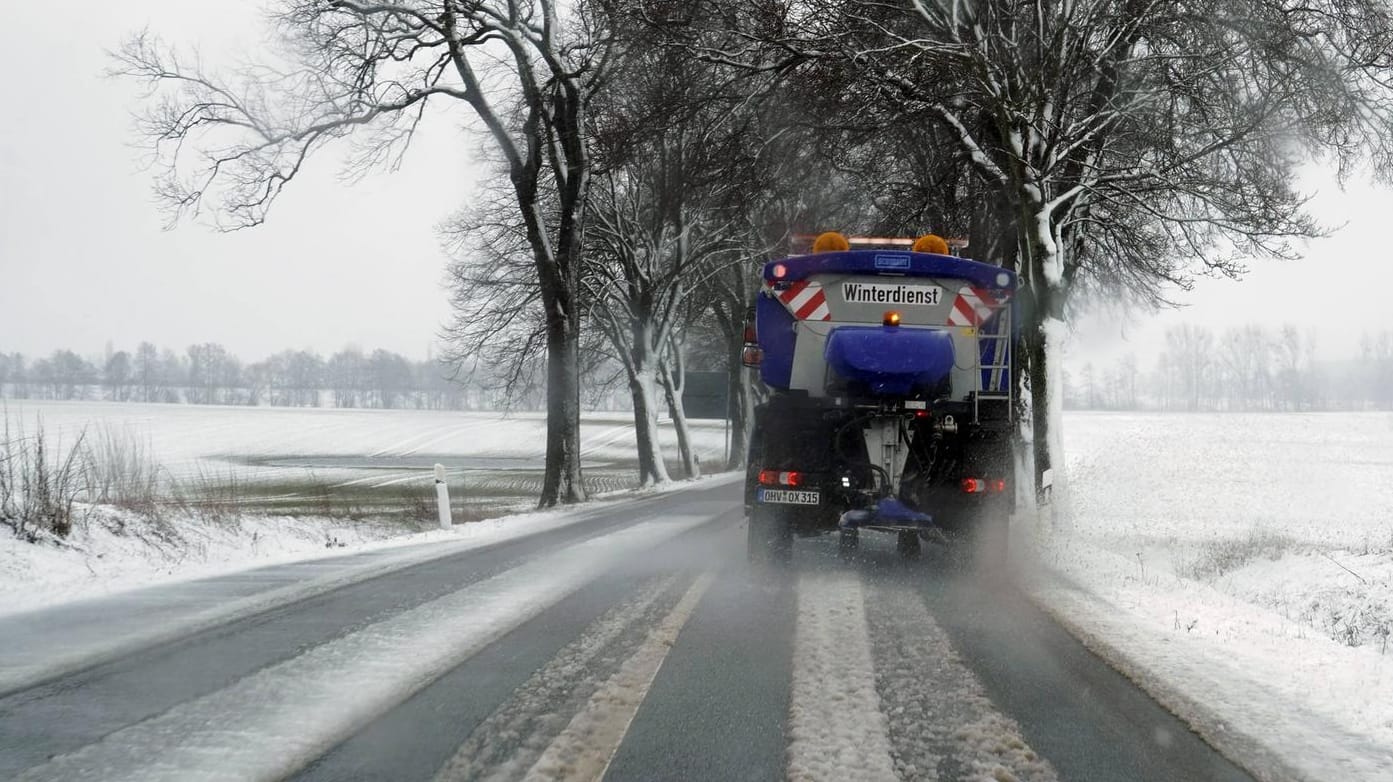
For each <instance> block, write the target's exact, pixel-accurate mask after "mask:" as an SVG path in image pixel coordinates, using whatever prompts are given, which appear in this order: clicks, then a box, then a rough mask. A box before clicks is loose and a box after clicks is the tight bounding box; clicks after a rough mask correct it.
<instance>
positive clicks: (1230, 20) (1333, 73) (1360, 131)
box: [706, 0, 1393, 480]
mask: <svg viewBox="0 0 1393 782" xmlns="http://www.w3.org/2000/svg"><path fill="white" fill-rule="evenodd" d="M733 6H734V4H733V3H732V4H729V6H728V8H729V7H733ZM756 6H757V9H758V10H756V11H749V12H748V13H746V14H745V15H744V16H743V17H740V18H741V19H743V20H745V21H747V22H748V24H747V27H746V33H747V34H746V37H745V39H744V44H743V45H733V46H728V47H725V48H713V49H708V50H707V51H706V56H708V57H710V58H712V59H716V60H719V61H723V62H732V63H741V64H744V65H746V66H747V67H751V68H754V69H758V70H764V71H768V70H778V71H782V72H788V73H798V72H801V71H805V70H812V71H818V70H819V69H825V68H828V67H833V66H832V65H831V64H832V63H836V64H839V66H840V67H843V68H846V69H850V70H852V71H854V72H856V73H857V74H859V75H860V77H861V78H862V79H863V81H864V82H865V83H866V84H869V85H873V86H874V87H875V88H876V89H877V90H878V95H879V96H880V97H881V100H882V102H884V103H888V104H896V105H900V106H903V107H905V112H904V116H923V117H925V118H926V119H927V120H929V121H932V122H934V123H935V124H936V125H938V126H939V127H940V128H941V129H942V131H943V134H944V136H945V137H946V138H948V139H950V140H951V145H950V146H949V147H946V148H945V149H944V150H943V153H944V154H950V155H954V156H957V157H959V158H960V159H962V160H965V161H967V162H968V163H969V164H970V166H971V169H972V171H973V172H974V173H975V176H976V177H977V179H978V180H979V181H980V182H982V183H983V184H985V185H987V186H988V188H989V189H990V190H991V191H992V192H993V193H996V194H999V195H1000V197H1001V198H1002V199H1004V202H1005V203H1006V204H1008V205H1009V207H1010V208H1009V209H1007V210H1003V211H1002V212H1000V213H998V214H999V215H1000V217H1002V218H1003V219H1005V220H1006V222H1005V223H1004V224H1003V225H1001V227H1002V228H1004V229H1006V230H1008V231H1009V232H1010V233H1011V235H1013V236H1014V239H1015V241H1014V244H1015V249H1016V252H1015V253H1014V257H1015V261H1014V262H1015V263H1016V264H1017V265H1018V268H1019V271H1020V272H1021V278H1022V282H1023V288H1022V291H1021V295H1022V296H1023V297H1024V300H1025V304H1026V305H1027V306H1026V314H1027V330H1026V333H1025V338H1026V357H1027V358H1028V366H1029V383H1030V388H1031V392H1032V395H1033V398H1034V406H1033V410H1034V413H1033V415H1034V420H1033V424H1034V435H1035V436H1034V441H1035V448H1034V450H1035V467H1036V472H1037V480H1038V479H1039V476H1040V475H1041V474H1042V473H1043V472H1044V471H1045V470H1046V469H1048V468H1049V467H1050V466H1051V464H1052V462H1053V460H1054V457H1053V456H1052V454H1053V453H1054V452H1056V451H1057V450H1058V448H1059V443H1060V433H1059V432H1058V431H1053V430H1052V429H1051V426H1050V421H1051V420H1052V418H1053V416H1052V415H1051V413H1050V409H1051V408H1052V407H1055V408H1056V409H1057V406H1058V399H1057V397H1055V396H1052V395H1051V394H1050V393H1049V388H1050V385H1051V382H1050V381H1051V378H1052V377H1053V378H1056V380H1057V365H1058V361H1057V359H1056V358H1055V355H1056V353H1057V351H1058V349H1059V347H1060V346H1061V343H1062V340H1063V338H1064V336H1065V331H1064V328H1063V325H1062V324H1063V321H1064V319H1065V312H1066V311H1065V307H1066V304H1067V303H1068V299H1069V296H1070V294H1071V293H1073V292H1075V291H1077V290H1079V289H1086V288H1089V287H1104V286H1106V287H1110V288H1112V289H1115V290H1123V291H1128V292H1130V293H1131V295H1133V296H1135V297H1137V298H1139V299H1141V300H1143V301H1146V302H1153V303H1160V302H1163V300H1164V294H1163V291H1164V290H1165V287H1164V286H1166V285H1168V284H1179V285H1182V286H1183V285H1186V284H1188V271H1189V269H1190V268H1191V266H1192V265H1199V266H1201V267H1207V268H1209V269H1213V270H1216V271H1219V272H1222V273H1230V274H1237V273H1239V272H1240V271H1241V269H1242V267H1241V264H1239V263H1238V261H1237V259H1238V258H1239V257H1241V256H1243V255H1276V256H1287V255H1291V254H1292V253H1293V250H1292V248H1291V247H1290V246H1289V245H1288V243H1287V240H1288V238H1290V237H1293V236H1307V235H1311V234H1314V233H1316V232H1317V230H1318V229H1317V227H1316V226H1315V225H1314V224H1313V223H1312V221H1311V220H1310V219H1309V217H1308V216H1307V215H1306V213H1305V211H1304V210H1303V209H1302V206H1303V204H1304V200H1303V198H1302V197H1301V195H1300V194H1299V193H1297V192H1295V191H1294V190H1293V188H1292V185H1291V183H1292V182H1293V181H1294V177H1293V176H1292V173H1293V168H1294V166H1295V165H1296V163H1297V162H1298V161H1299V160H1300V159H1301V155H1300V152H1309V153H1315V154H1328V155H1330V156H1332V157H1333V158H1334V159H1335V160H1336V161H1337V163H1338V164H1339V165H1340V166H1341V168H1342V170H1346V169H1347V167H1348V166H1349V165H1351V164H1353V163H1354V162H1356V161H1358V160H1360V159H1361V158H1363V159H1372V160H1373V161H1374V162H1375V164H1377V165H1378V166H1379V167H1380V168H1383V169H1386V168H1387V165H1388V160H1389V153H1390V151H1393V143H1390V139H1393V133H1389V132H1388V130H1389V127H1390V125H1393V123H1390V115H1391V114H1393V111H1391V109H1393V92H1390V90H1389V84H1390V80H1389V76H1390V73H1393V71H1391V70H1390V64H1389V63H1388V61H1387V58H1385V57H1383V56H1381V55H1380V54H1379V53H1381V52H1385V51H1387V49H1388V48H1389V47H1388V45H1387V44H1388V42H1389V41H1388V38H1389V37H1390V35H1393V24H1390V19H1389V15H1390V12H1389V9H1388V8H1387V7H1386V5H1385V4H1383V3H1380V2H1376V1H1375V0H1353V1H1352V2H1349V1H1346V0H1338V1H1337V0H1318V1H1317V2H1314V3H1307V4H1304V5H1302V6H1299V7H1294V6H1290V5H1289V4H1286V3H1283V2H1280V0H1241V1H1240V2H1227V1H1226V2H1218V0H1187V1H1186V2H1172V3H1155V2H1146V1H1145V0H1090V1H1086V2H1072V3H1017V2H1006V1H1004V0H1003V1H999V2H977V3H968V2H963V1H961V0H941V1H939V2H931V1H927V0H905V1H904V2H882V1H881V0H803V1H802V2H791V3H788V2H780V3H774V2H768V3H758V4H756ZM730 12H731V13H732V14H734V13H735V12H734V11H733V10H731V11H730ZM856 109H857V110H859V109H860V106H857V107H856Z"/></svg>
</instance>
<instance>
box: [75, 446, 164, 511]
mask: <svg viewBox="0 0 1393 782" xmlns="http://www.w3.org/2000/svg"><path fill="white" fill-rule="evenodd" d="M81 464H82V471H83V483H84V484H85V487H86V495H85V499H86V500H87V501H89V502H93V503H99V504H102V505H114V506H116V507H118V508H122V509H125V510H129V511H134V512H136V513H139V514H141V515H143V516H150V517H154V516H158V515H160V511H161V502H162V497H161V496H160V488H161V486H160V483H161V482H160V472H161V471H160V467H159V465H158V463H156V461H155V458H154V455H153V454H152V452H151V448H150V445H149V443H148V441H145V440H142V439H140V437H139V436H137V435H136V433H135V432H133V431H131V430H130V429H126V428H117V427H114V426H110V425H107V426H104V427H101V428H100V429H97V430H96V432H95V433H94V434H90V435H89V436H88V437H87V439H86V442H85V448H84V453H83V458H82V460H81Z"/></svg>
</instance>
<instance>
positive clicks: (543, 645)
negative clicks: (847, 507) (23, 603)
mask: <svg viewBox="0 0 1393 782" xmlns="http://www.w3.org/2000/svg"><path fill="white" fill-rule="evenodd" d="M738 493H739V489H738V486H737V485H736V484H733V483H731V482H729V481H725V482H716V483H714V484H711V485H706V486H702V487H700V488H695V489H691V490H688V491H684V492H679V493H674V494H669V495H659V496H655V497H650V498H646V499H644V500H641V501H638V502H636V503H633V504H631V505H625V506H622V507H619V508H617V509H616V508H614V507H610V508H607V509H604V510H603V511H602V512H587V511H582V512H580V513H578V514H577V521H576V522H575V523H573V524H568V525H565V526H560V527H557V528H554V529H547V530H544V531H541V532H538V533H536V534H532V535H527V536H523V537H519V538H516V539H512V540H504V541H501V542H497V543H493V544H490V545H486V546H474V547H467V548H461V549H460V550H448V549H446V550H437V551H434V552H430V553H423V552H413V551H401V550H397V551H393V552H389V553H384V554H374V555H369V556H364V555H358V556H356V557H351V558H343V559H341V560H333V559H329V560H319V561H317V562H315V563H312V564H306V565H303V566H297V565H290V566H278V567H276V568H269V569H266V570H264V571H251V572H248V573H244V574H239V575H235V576H227V577H221V578H218V579H212V580H208V581H205V582H192V583H188V584H182V585H173V586H166V587H160V588H156V589H152V590H147V591H145V592H137V593H131V594H129V595H127V596H118V597H112V598H105V599H103V600H100V601H92V602H88V603H85V604H74V605H70V606H67V607H60V608H56V609H51V610H49V611H45V612H42V613H35V614H28V615H17V616H12V617H8V618H4V619H0V638H4V639H5V642H4V644H3V645H0V692H3V693H5V694H3V695H0V778H4V779H11V778H14V779H22V780H72V779H103V780H116V779H130V780H137V779H138V780H157V779H169V780H189V779H281V778H297V779H305V780H341V779H391V780H415V779H421V780H428V779H438V780H465V779H538V780H543V779H596V778H600V777H601V776H603V777H604V778H606V779H642V780H652V779H713V780H714V779H721V780H735V779H759V780H763V779H777V778H789V779H798V780H852V779H868V780H880V779H894V778H900V779H915V780H953V779H974V780H976V779H995V780H1003V781H1004V780H1055V779H1063V780H1071V779H1077V780H1168V779H1174V780H1206V779H1220V780H1229V779H1233V780H1241V779H1247V778H1248V777H1247V776H1246V775H1245V774H1243V773H1242V772H1241V771H1239V770H1238V769H1237V768H1235V767H1234V766H1232V765H1230V764H1229V763H1227V762H1226V761H1225V760H1223V759H1222V758H1221V757H1219V756H1218V755H1217V754H1216V753H1214V752H1213V751H1212V750H1211V749H1209V748H1208V746H1207V745H1205V744H1204V743H1203V742H1201V741H1200V740H1199V739H1198V738H1196V737H1195V736H1194V735H1193V734H1192V733H1190V732H1189V731H1188V730H1186V728H1185V727H1184V726H1183V725H1182V724H1181V723H1180V722H1178V721H1177V720H1176V719H1174V718H1173V717H1171V716H1170V715H1169V714H1168V713H1167V712H1165V711H1164V710H1163V709H1161V708H1160V707H1159V706H1157V705H1156V704H1155V703H1154V702H1153V701H1151V700H1150V699H1149V698H1147V697H1146V696H1145V695H1144V694H1143V693H1142V692H1141V691H1140V690H1138V689H1137V688H1135V687H1134V686H1133V685H1132V684H1131V683H1130V682H1129V681H1127V680H1126V679H1125V678H1123V677H1122V676H1120V675H1118V674H1116V673H1115V672H1114V671H1112V669H1110V668H1108V667H1107V666H1106V665H1105V664H1103V663H1102V662H1100V661H1099V660H1098V659H1097V658H1095V657H1094V656H1092V655H1091V654H1090V653H1088V652H1087V651H1086V650H1085V649H1083V648H1082V647H1081V646H1080V645H1079V644H1078V643H1077V642H1076V641H1074V640H1073V639H1072V638H1071V637H1069V636H1068V635H1067V634H1066V633H1065V632H1063V631H1062V630H1061V629H1060V628H1059V627H1058V626H1057V625H1055V624H1053V623H1052V622H1051V621H1050V620H1049V619H1047V618H1046V617H1045V616H1044V615H1043V614H1042V613H1040V612H1039V611H1038V610H1037V609H1035V608H1034V607H1033V606H1032V605H1031V604H1030V603H1029V602H1028V601H1026V600H1025V599H1024V598H1022V597H1020V596H1019V595H1018V594H1017V593H1016V592H1015V591H1014V590H1013V589H1011V588H1009V587H1007V586H1003V585H1001V584H1000V583H999V580H992V579H985V578H981V577H979V576H977V575H975V574H973V573H971V572H970V571H969V570H968V569H967V568H966V567H965V566H963V565H962V564H960V563H958V561H957V560H958V559H959V558H958V557H957V556H956V555H955V553H954V552H952V551H947V550H943V549H937V548H931V549H929V550H927V551H926V553H925V555H924V556H923V558H922V559H920V560H919V561H916V562H901V561H900V560H899V559H898V558H897V556H896V555H895V552H894V550H893V545H891V546H878V545H871V541H870V540H867V545H866V546H865V549H866V550H865V551H864V555H863V557H862V558H861V560H860V561H858V562H850V563H848V562H841V561H839V560H838V558H837V556H836V552H835V541H832V540H810V541H802V542H800V543H799V544H798V546H797V550H796V553H795V562H794V564H793V566H792V567H790V568H787V569H784V570H778V571H776V572H772V573H770V572H751V570H750V569H749V567H748V566H747V564H746V561H745V552H744V522H743V518H742V513H741V511H740V509H739V507H738ZM867 537H868V538H869V536H867ZM210 606H211V607H210ZM219 607H220V608H219ZM84 660H86V661H87V663H86V664H84V662H83V661H84Z"/></svg>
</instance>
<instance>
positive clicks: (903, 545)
mask: <svg viewBox="0 0 1393 782" xmlns="http://www.w3.org/2000/svg"><path fill="white" fill-rule="evenodd" d="M895 550H896V551H898V552H899V553H900V556H901V557H904V558H905V559H913V558H915V557H917V556H919V532H918V530H911V529H902V530H900V531H899V532H898V533H896V535H895Z"/></svg>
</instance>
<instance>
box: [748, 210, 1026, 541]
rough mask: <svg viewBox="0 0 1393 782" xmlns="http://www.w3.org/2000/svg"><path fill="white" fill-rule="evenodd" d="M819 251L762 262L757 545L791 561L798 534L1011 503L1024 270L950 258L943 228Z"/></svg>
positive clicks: (976, 521)
mask: <svg viewBox="0 0 1393 782" xmlns="http://www.w3.org/2000/svg"><path fill="white" fill-rule="evenodd" d="M904 244H905V245H908V246H895V245H891V246H879V247H875V246H872V247H868V248H865V249H852V248H851V245H850V243H849V242H848V241H847V240H846V239H845V238H844V237H841V235H840V234H823V235H822V236H820V237H818V240H817V242H815V243H814V247H813V252H810V253H808V254H805V255H797V256H793V257H789V258H785V259H782V260H778V261H773V262H771V263H768V264H766V265H765V266H764V268H763V271H762V275H761V278H762V286H761V290H760V292H759V294H758V295H757V297H756V300H755V304H754V313H753V314H754V322H753V329H750V330H747V334H746V337H747V344H746V350H745V358H746V361H745V363H746V365H747V366H752V367H757V369H758V372H759V377H760V379H761V380H762V381H763V383H764V384H765V386H766V387H767V388H768V389H769V391H770V393H769V397H768V400H767V401H766V402H765V403H764V404H762V405H760V406H759V407H757V408H756V411H755V419H754V427H753V431H752V438H751V446H750V454H749V461H748V464H749V471H748V473H747V477H746V486H745V504H746V508H747V511H748V514H749V516H750V542H749V543H750V553H751V556H752V557H756V558H762V559H767V558H771V557H772V558H781V557H785V556H787V555H788V552H789V551H791V542H792V538H793V536H795V535H798V534H822V533H832V532H836V533H838V534H839V535H840V538H841V543H842V546H843V550H854V549H855V547H856V546H857V541H858V540H859V534H860V532H861V530H865V529H869V530H885V531H890V532H894V533H897V535H898V542H899V547H900V549H901V551H903V552H905V553H914V552H917V551H918V545H919V540H920V539H921V537H924V536H925V535H926V534H927V533H931V532H934V531H944V530H948V531H953V532H972V531H978V530H980V528H983V527H985V526H987V525H990V524H993V523H995V522H996V520H997V519H998V518H1000V519H1001V521H1000V524H1002V525H1004V523H1005V522H1004V515H1005V510H1004V509H1006V508H1008V507H1009V502H1010V497H1011V496H1012V493H1011V491H1010V488H1011V480H1010V475H1009V472H1010V470H1011V467H1012V464H1013V460H1012V458H1011V442H1012V428H1013V423H1014V401H1015V400H1014V395H1013V389H1012V371H1011V369H1012V360H1013V353H1014V351H1013V345H1014V341H1015V331H1014V324H1015V322H1016V320H1017V319H1016V317H1015V295H1014V294H1015V290H1016V275H1015V274H1014V273H1012V272H1011V271H1009V270H1006V269H1003V268H1000V267H997V266H993V265H990V264H984V263H978V262H975V261H970V260H966V259H963V258H959V257H956V256H953V255H951V254H949V253H948V252H947V246H946V243H945V242H944V241H943V240H942V239H940V238H939V237H936V236H926V237H921V238H920V239H919V240H917V241H914V242H913V243H912V244H911V243H910V242H908V241H905V242H904Z"/></svg>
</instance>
